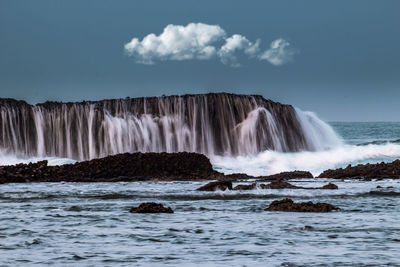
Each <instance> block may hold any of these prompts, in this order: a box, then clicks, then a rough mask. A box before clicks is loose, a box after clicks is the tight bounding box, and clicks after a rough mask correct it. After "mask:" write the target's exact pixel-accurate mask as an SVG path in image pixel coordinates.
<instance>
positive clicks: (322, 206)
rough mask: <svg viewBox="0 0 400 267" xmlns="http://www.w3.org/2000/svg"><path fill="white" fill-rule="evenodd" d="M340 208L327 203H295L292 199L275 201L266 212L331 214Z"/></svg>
mask: <svg viewBox="0 0 400 267" xmlns="http://www.w3.org/2000/svg"><path fill="white" fill-rule="evenodd" d="M334 210H339V208H337V207H335V206H333V205H331V204H327V203H320V202H318V203H313V202H311V201H309V202H300V203H295V202H293V200H291V199H290V198H286V199H283V200H275V201H273V202H272V203H271V204H270V205H269V207H268V208H266V209H265V211H289V212H330V211H334Z"/></svg>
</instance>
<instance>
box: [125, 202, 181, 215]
mask: <svg viewBox="0 0 400 267" xmlns="http://www.w3.org/2000/svg"><path fill="white" fill-rule="evenodd" d="M129 212H132V213H174V211H173V210H172V209H171V208H170V207H164V206H163V205H162V204H159V203H154V202H145V203H141V204H140V205H139V206H138V207H135V208H131V209H130V210H129Z"/></svg>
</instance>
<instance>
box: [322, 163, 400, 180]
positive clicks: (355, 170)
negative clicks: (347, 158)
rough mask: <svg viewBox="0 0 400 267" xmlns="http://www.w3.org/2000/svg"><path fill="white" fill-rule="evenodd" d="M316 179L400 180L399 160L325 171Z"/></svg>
mask: <svg viewBox="0 0 400 267" xmlns="http://www.w3.org/2000/svg"><path fill="white" fill-rule="evenodd" d="M318 178H333V179H343V178H354V179H364V180H366V181H370V180H371V179H379V180H380V179H400V160H395V161H393V162H390V163H384V162H381V163H377V164H369V163H367V164H359V165H357V166H351V165H348V166H347V167H346V168H344V169H343V168H339V169H336V170H326V171H324V172H323V173H321V174H320V175H319V176H318Z"/></svg>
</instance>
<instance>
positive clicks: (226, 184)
mask: <svg viewBox="0 0 400 267" xmlns="http://www.w3.org/2000/svg"><path fill="white" fill-rule="evenodd" d="M227 189H229V190H232V182H231V181H216V182H211V183H208V184H206V185H203V186H202V187H199V188H197V189H196V190H197V191H217V190H222V191H225V190H227Z"/></svg>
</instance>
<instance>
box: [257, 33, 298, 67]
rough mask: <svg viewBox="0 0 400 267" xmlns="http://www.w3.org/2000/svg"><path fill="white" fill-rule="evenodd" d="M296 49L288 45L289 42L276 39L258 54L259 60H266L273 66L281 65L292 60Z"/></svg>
mask: <svg viewBox="0 0 400 267" xmlns="http://www.w3.org/2000/svg"><path fill="white" fill-rule="evenodd" d="M296 53H297V51H296V49H294V48H292V47H291V46H290V43H289V42H288V41H286V40H284V39H276V40H275V41H273V42H272V43H271V46H270V48H269V49H268V50H267V51H265V52H264V53H262V54H261V55H260V57H259V58H260V60H267V61H268V62H269V63H271V64H272V65H275V66H280V65H283V64H285V63H287V62H289V61H292V60H293V58H294V55H295V54H296Z"/></svg>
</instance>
